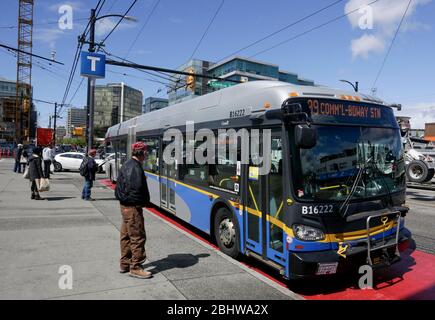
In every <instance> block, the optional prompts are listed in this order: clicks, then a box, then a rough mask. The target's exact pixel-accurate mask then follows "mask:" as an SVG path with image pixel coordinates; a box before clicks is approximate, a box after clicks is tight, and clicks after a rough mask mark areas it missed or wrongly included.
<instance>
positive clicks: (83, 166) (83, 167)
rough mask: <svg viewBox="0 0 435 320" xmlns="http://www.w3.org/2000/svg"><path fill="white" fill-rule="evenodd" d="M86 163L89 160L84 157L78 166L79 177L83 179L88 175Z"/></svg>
mask: <svg viewBox="0 0 435 320" xmlns="http://www.w3.org/2000/svg"><path fill="white" fill-rule="evenodd" d="M88 161H89V158H88V157H85V158H84V159H83V161H82V163H81V165H80V169H79V170H80V175H81V176H82V177H85V176H87V174H88Z"/></svg>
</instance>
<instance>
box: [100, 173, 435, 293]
mask: <svg viewBox="0 0 435 320" xmlns="http://www.w3.org/2000/svg"><path fill="white" fill-rule="evenodd" d="M99 181H100V183H102V184H103V185H105V186H107V187H109V188H111V189H112V190H113V189H115V185H114V184H112V182H111V181H110V180H109V179H104V180H99ZM146 209H147V210H148V211H150V212H151V213H153V214H154V215H156V216H158V217H160V218H161V219H163V220H165V221H167V222H169V223H170V224H172V225H174V226H175V227H176V228H179V229H181V230H183V231H185V232H187V233H188V234H190V235H192V236H193V237H195V238H196V239H199V240H200V241H202V242H204V243H206V244H208V245H210V246H211V247H213V248H214V249H215V250H219V248H218V247H217V246H216V245H215V244H214V243H212V242H210V241H209V240H207V239H205V238H204V237H202V236H200V235H198V234H197V233H196V232H194V231H193V230H191V229H190V228H189V227H186V226H184V225H182V224H181V223H179V222H177V221H176V220H175V219H173V218H171V217H168V216H167V215H166V214H164V213H162V212H161V211H159V210H158V209H156V208H152V207H151V208H146ZM401 255H402V260H401V261H400V262H398V263H396V264H395V265H393V266H392V267H390V268H387V269H384V270H379V271H375V273H374V288H373V289H364V290H361V289H359V288H358V287H357V283H356V282H355V281H351V282H350V281H347V280H348V279H342V280H337V281H335V279H336V278H334V280H332V278H326V277H324V278H319V279H318V284H316V280H314V281H311V282H309V283H307V285H306V286H305V285H303V284H302V283H301V282H298V283H297V284H296V287H295V288H293V285H292V284H291V283H288V282H287V281H285V280H284V279H283V278H281V277H280V276H279V275H276V276H274V275H270V274H268V273H267V272H265V271H263V270H261V269H260V268H261V267H258V268H257V267H256V266H253V265H251V264H249V263H245V262H243V261H242V262H241V263H242V264H243V265H245V266H246V267H248V268H249V269H251V270H253V271H255V272H257V273H259V274H261V275H262V276H264V277H266V278H268V279H270V280H271V281H273V282H275V283H276V284H278V285H280V286H282V287H285V288H288V289H290V290H292V291H294V292H295V293H297V294H300V295H302V296H303V297H304V298H306V299H313V300H418V299H430V300H434V299H435V255H432V254H428V253H425V252H422V251H418V250H414V251H413V250H411V249H406V250H405V251H404V252H402V253H401ZM345 277H346V276H344V277H343V278H345ZM328 279H329V280H328ZM357 280H358V279H356V281H357Z"/></svg>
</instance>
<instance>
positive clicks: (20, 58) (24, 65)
mask: <svg viewBox="0 0 435 320" xmlns="http://www.w3.org/2000/svg"><path fill="white" fill-rule="evenodd" d="M33 5H34V0H18V50H19V51H17V86H16V87H17V89H16V104H15V141H16V142H17V143H18V142H22V141H29V138H30V121H31V109H32V101H31V98H32V56H31V54H32V39H33V36H32V34H33Z"/></svg>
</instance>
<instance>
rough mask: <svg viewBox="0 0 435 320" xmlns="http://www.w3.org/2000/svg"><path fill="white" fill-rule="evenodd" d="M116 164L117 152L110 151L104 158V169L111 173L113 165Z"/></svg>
mask: <svg viewBox="0 0 435 320" xmlns="http://www.w3.org/2000/svg"><path fill="white" fill-rule="evenodd" d="M114 165H115V153H108V154H106V156H105V158H104V164H103V171H104V172H105V173H107V174H108V175H109V178H110V172H111V171H110V170H112V171H113V166H114Z"/></svg>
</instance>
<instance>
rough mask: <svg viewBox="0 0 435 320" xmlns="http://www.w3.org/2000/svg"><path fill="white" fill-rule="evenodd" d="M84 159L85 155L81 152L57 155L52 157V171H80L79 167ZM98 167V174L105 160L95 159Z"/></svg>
mask: <svg viewBox="0 0 435 320" xmlns="http://www.w3.org/2000/svg"><path fill="white" fill-rule="evenodd" d="M84 158H85V154H84V153H81V152H64V153H59V154H57V155H56V156H55V157H54V161H55V162H54V171H57V172H60V171H62V170H76V171H78V170H79V169H80V165H81V164H82V162H83V159H84ZM95 162H96V163H97V165H98V172H102V170H103V164H104V163H105V160H102V159H95Z"/></svg>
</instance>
